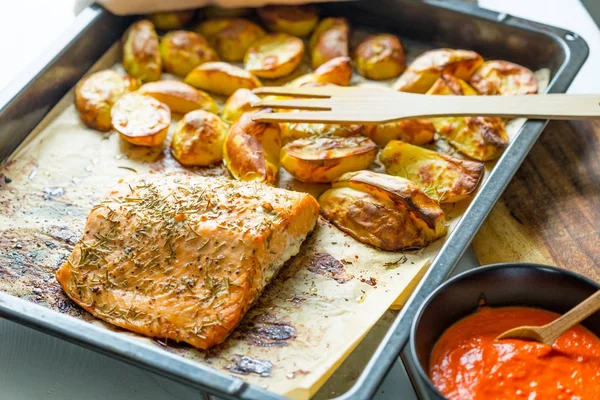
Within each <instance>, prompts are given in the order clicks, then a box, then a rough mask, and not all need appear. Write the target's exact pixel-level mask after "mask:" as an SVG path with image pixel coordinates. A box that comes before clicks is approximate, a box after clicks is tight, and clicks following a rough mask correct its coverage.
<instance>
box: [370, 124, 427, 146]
mask: <svg viewBox="0 0 600 400" xmlns="http://www.w3.org/2000/svg"><path fill="white" fill-rule="evenodd" d="M363 134H364V135H366V136H368V137H370V138H371V140H373V141H374V142H375V143H377V146H379V147H385V145H386V144H388V142H389V141H390V140H402V141H405V142H408V143H412V144H426V143H430V142H432V141H433V137H434V135H435V127H434V126H433V124H432V123H431V121H429V120H428V119H401V120H399V121H395V122H389V123H387V124H379V125H366V126H365V128H364V130H363Z"/></svg>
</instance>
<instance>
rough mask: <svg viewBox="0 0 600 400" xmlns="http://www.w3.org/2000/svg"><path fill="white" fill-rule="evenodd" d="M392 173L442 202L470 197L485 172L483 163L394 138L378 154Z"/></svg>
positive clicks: (386, 168) (453, 201) (388, 171)
mask: <svg viewBox="0 0 600 400" xmlns="http://www.w3.org/2000/svg"><path fill="white" fill-rule="evenodd" d="M379 160H380V161H381V163H382V164H383V165H384V166H385V170H386V172H387V173H388V174H390V175H395V176H400V177H402V178H406V179H409V180H410V181H412V182H414V183H416V184H417V185H419V186H420V187H421V189H422V190H423V191H424V192H425V194H427V195H428V196H429V197H431V198H432V199H433V200H435V201H437V202H439V203H455V202H457V201H460V200H463V199H466V198H469V197H470V196H471V195H472V194H473V193H474V192H475V191H476V190H477V187H478V186H479V184H480V183H481V180H482V178H483V173H484V164H483V163H481V162H476V161H468V160H461V159H459V158H455V157H450V156H447V155H445V154H440V153H437V152H435V151H431V150H427V149H424V148H422V147H419V146H413V145H411V144H408V143H405V142H401V141H399V140H392V141H391V142H389V143H388V144H387V146H385V148H384V149H383V151H382V152H381V154H380V156H379Z"/></svg>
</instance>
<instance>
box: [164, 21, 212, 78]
mask: <svg viewBox="0 0 600 400" xmlns="http://www.w3.org/2000/svg"><path fill="white" fill-rule="evenodd" d="M160 55H161V57H162V62H163V67H164V69H165V71H167V72H170V73H172V74H175V75H179V76H186V75H187V74H189V73H190V71H191V70H193V69H194V68H196V67H197V66H198V65H200V64H203V63H205V62H209V61H218V60H219V56H217V53H216V52H215V51H214V50H213V49H212V47H210V46H209V44H208V42H207V41H206V39H204V38H203V37H202V36H200V35H198V34H197V33H195V32H187V31H173V32H169V33H167V34H166V35H165V36H163V37H162V39H161V41H160Z"/></svg>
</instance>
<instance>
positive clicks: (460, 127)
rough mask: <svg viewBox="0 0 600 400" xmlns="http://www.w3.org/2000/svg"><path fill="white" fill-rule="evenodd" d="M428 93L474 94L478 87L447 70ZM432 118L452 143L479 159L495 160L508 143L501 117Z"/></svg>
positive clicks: (440, 131) (464, 152)
mask: <svg viewBox="0 0 600 400" xmlns="http://www.w3.org/2000/svg"><path fill="white" fill-rule="evenodd" d="M427 94H435V95H466V96H474V95H477V91H476V90H475V89H473V88H472V87H470V86H469V84H468V83H466V82H465V81H463V80H461V79H458V78H455V77H453V76H451V75H446V74H444V75H443V76H442V77H441V78H439V79H438V80H437V81H436V83H435V84H434V85H433V87H432V88H431V89H430V90H429V91H428V92H427ZM431 122H433V125H434V126H435V129H436V131H437V132H438V133H439V134H440V135H441V136H442V137H444V138H445V139H446V140H447V141H448V142H449V143H450V144H451V145H452V146H454V147H456V148H457V149H458V150H459V151H460V152H461V153H463V154H466V155H467V156H469V157H471V158H474V159H476V160H479V161H490V160H495V159H496V158H498V157H500V154H502V151H504V149H505V148H506V146H508V135H507V134H506V127H505V126H504V122H503V121H502V119H500V118H494V117H446V118H432V119H431Z"/></svg>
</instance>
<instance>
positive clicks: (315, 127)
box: [280, 122, 364, 144]
mask: <svg viewBox="0 0 600 400" xmlns="http://www.w3.org/2000/svg"><path fill="white" fill-rule="evenodd" d="M280 125H281V141H282V142H283V143H284V144H286V143H289V142H291V141H293V140H296V139H304V138H309V137H313V136H327V137H328V136H339V137H350V136H358V135H361V134H362V133H363V129H364V127H363V126H362V125H338V124H309V123H304V122H300V123H297V122H283V123H281V124H280Z"/></svg>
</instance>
